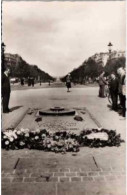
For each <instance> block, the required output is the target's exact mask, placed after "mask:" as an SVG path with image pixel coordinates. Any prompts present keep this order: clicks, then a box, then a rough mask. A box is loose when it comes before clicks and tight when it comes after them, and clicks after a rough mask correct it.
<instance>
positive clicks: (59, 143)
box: [2, 128, 124, 153]
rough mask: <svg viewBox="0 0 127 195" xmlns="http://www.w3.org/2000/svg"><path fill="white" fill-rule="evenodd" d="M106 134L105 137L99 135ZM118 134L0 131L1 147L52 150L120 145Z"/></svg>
mask: <svg viewBox="0 0 127 195" xmlns="http://www.w3.org/2000/svg"><path fill="white" fill-rule="evenodd" d="M103 134H104V135H106V138H103V137H100V135H101V136H102V135H103ZM121 142H124V141H123V140H121V137H120V134H116V131H114V130H107V129H101V130H98V129H85V130H83V131H81V132H80V134H78V135H77V134H75V133H72V132H67V131H58V132H50V131H47V130H45V129H41V130H40V129H36V131H30V130H29V129H23V128H21V129H20V130H17V129H13V130H11V129H10V130H7V131H4V132H2V148H3V149H6V150H9V149H13V150H18V149H23V148H28V149H37V150H44V151H52V152H63V153H65V152H78V151H79V148H80V147H84V146H87V147H91V148H92V147H96V148H97V147H105V146H120V144H121Z"/></svg>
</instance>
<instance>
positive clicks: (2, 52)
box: [1, 43, 6, 73]
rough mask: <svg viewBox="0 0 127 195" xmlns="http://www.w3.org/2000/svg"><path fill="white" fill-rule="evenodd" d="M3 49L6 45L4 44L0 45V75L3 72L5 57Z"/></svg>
mask: <svg viewBox="0 0 127 195" xmlns="http://www.w3.org/2000/svg"><path fill="white" fill-rule="evenodd" d="M5 47H6V45H5V44H4V43H1V62H2V66H1V67H2V73H3V72H4V71H5V56H4V52H5Z"/></svg>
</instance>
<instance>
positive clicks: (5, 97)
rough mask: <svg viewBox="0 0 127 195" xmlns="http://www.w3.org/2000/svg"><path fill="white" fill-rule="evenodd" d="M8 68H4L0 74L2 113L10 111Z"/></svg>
mask: <svg viewBox="0 0 127 195" xmlns="http://www.w3.org/2000/svg"><path fill="white" fill-rule="evenodd" d="M9 74H10V69H8V68H7V69H6V70H5V71H4V73H3V75H2V103H3V113H8V112H10V109H9V99H10V92H11V87H10V80H9Z"/></svg>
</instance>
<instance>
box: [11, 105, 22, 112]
mask: <svg viewBox="0 0 127 195" xmlns="http://www.w3.org/2000/svg"><path fill="white" fill-rule="evenodd" d="M21 107H23V106H15V107H13V108H11V109H10V111H11V112H12V111H14V110H17V109H19V108H21Z"/></svg>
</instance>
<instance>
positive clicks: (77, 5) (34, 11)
mask: <svg viewBox="0 0 127 195" xmlns="http://www.w3.org/2000/svg"><path fill="white" fill-rule="evenodd" d="M125 7H126V6H125V1H110V2H109V1H105V2H100V1H99V2H94V1H93V2H91V1H90V2H88V1H86V2H85V1H76V2H72V1H65V2H58V1H52V2H44V1H42V2H41V1H35V2H34V1H31V2H30V1H28V2H26V1H19V2H16V1H10V2H8V1H4V2H3V7H2V10H3V14H2V41H4V43H5V44H6V53H12V54H19V55H20V56H21V57H22V58H23V59H24V60H25V61H26V62H28V63H29V64H33V65H37V66H38V67H39V68H40V69H42V70H44V71H46V72H47V73H49V74H50V75H51V76H57V77H58V76H64V75H66V74H67V73H69V72H70V71H72V70H73V69H74V68H77V67H78V66H80V65H81V64H82V63H83V62H84V61H85V60H86V59H88V57H90V56H92V55H94V54H95V53H99V52H107V51H108V47H107V45H108V43H109V42H112V44H113V49H114V50H124V51H125V43H126V41H125Z"/></svg>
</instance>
